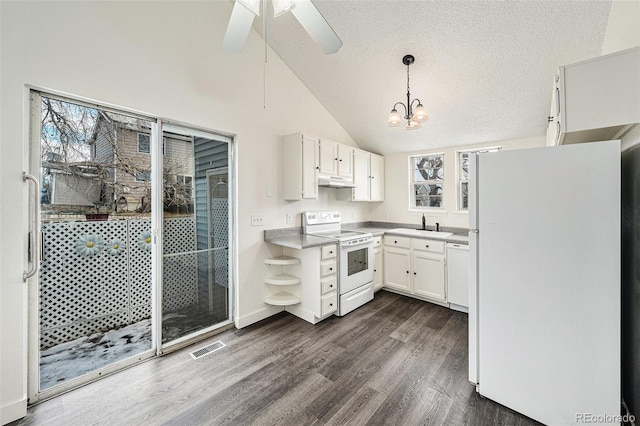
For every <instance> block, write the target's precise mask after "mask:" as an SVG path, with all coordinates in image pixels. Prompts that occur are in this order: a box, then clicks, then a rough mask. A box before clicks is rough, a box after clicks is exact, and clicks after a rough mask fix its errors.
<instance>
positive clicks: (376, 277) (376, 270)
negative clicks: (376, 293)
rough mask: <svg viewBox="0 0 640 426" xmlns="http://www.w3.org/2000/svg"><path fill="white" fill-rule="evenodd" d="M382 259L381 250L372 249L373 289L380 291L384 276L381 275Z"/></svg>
mask: <svg viewBox="0 0 640 426" xmlns="http://www.w3.org/2000/svg"><path fill="white" fill-rule="evenodd" d="M383 258H384V254H383V253H382V249H381V248H379V247H378V248H374V249H373V289H374V290H380V289H381V288H382V284H383V281H382V280H383V279H384V274H383Z"/></svg>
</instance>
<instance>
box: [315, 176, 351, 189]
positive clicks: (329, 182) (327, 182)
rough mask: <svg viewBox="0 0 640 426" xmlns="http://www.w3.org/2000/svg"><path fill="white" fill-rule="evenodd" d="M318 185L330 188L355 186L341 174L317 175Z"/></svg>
mask: <svg viewBox="0 0 640 426" xmlns="http://www.w3.org/2000/svg"><path fill="white" fill-rule="evenodd" d="M318 186H328V187H330V188H355V187H356V185H355V184H354V183H353V181H352V180H349V179H347V178H344V177H342V176H329V175H318Z"/></svg>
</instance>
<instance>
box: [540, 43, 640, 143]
mask: <svg viewBox="0 0 640 426" xmlns="http://www.w3.org/2000/svg"><path fill="white" fill-rule="evenodd" d="M639 75H640V47H635V48H633V49H628V50H623V51H620V52H616V53H612V54H610V55H605V56H599V57H597V58H593V59H589V60H587V61H582V62H578V63H576V64H571V65H567V66H563V67H560V68H559V69H558V74H557V76H556V77H555V79H554V89H553V90H554V93H553V97H554V99H553V103H552V106H551V115H550V116H549V117H550V118H549V120H550V123H549V125H550V126H549V130H548V132H547V144H548V145H560V144H571V143H580V142H595V141H603V140H609V139H618V138H620V137H621V136H622V135H623V134H624V133H625V132H626V131H627V130H628V129H629V128H630V127H631V126H632V125H634V124H636V123H640V78H638V76H639Z"/></svg>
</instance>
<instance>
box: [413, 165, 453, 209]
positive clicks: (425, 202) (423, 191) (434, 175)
mask: <svg viewBox="0 0 640 426" xmlns="http://www.w3.org/2000/svg"><path fill="white" fill-rule="evenodd" d="M409 160H410V164H411V209H419V210H422V209H442V208H444V203H443V196H444V154H442V153H441V154H429V155H417V156H413V157H409Z"/></svg>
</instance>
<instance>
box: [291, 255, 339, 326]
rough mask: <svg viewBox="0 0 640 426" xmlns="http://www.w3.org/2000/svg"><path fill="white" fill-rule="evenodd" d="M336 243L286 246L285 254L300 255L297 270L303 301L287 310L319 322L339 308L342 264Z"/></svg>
mask: <svg viewBox="0 0 640 426" xmlns="http://www.w3.org/2000/svg"><path fill="white" fill-rule="evenodd" d="M337 249H338V247H337V246H336V245H335V244H328V245H326V246H322V247H311V248H306V249H301V250H299V249H292V248H285V249H284V252H285V255H288V256H291V257H296V258H298V259H300V264H299V265H296V266H295V268H296V269H294V271H293V272H295V275H296V276H298V277H300V284H299V285H298V286H297V292H296V295H297V296H298V298H299V299H300V303H298V304H295V305H288V306H285V310H286V311H287V312H291V313H292V314H294V315H295V316H297V317H300V318H302V319H303V320H305V321H308V322H310V323H312V324H315V323H317V322H319V321H321V320H323V319H325V318H326V317H328V316H330V315H332V314H333V313H335V312H336V311H337V310H338V274H337V272H338V268H337V257H336V255H337Z"/></svg>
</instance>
